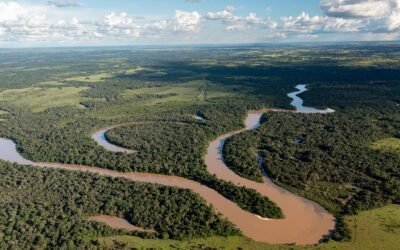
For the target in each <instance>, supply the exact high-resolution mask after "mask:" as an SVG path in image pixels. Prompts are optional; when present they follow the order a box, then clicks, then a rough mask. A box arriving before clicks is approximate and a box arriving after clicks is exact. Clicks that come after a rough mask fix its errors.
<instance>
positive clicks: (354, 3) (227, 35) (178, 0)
mask: <svg viewBox="0 0 400 250" xmlns="http://www.w3.org/2000/svg"><path fill="white" fill-rule="evenodd" d="M399 37H400V0H231V1H226V0H151V1H149V0H113V1H98V0H97V1H95V0H43V1H42V0H36V1H34V0H12V1H9V0H0V47H21V46H22V47H23V46H64V45H65V46H74V45H135V44H138V45H139V44H140V45H142V44H161V45H163V44H202V43H204V44H217V43H254V42H260V43H263V42H298V41H301V42H320V41H354V40H363V41H371V40H374V41H375V40H398V39H399Z"/></svg>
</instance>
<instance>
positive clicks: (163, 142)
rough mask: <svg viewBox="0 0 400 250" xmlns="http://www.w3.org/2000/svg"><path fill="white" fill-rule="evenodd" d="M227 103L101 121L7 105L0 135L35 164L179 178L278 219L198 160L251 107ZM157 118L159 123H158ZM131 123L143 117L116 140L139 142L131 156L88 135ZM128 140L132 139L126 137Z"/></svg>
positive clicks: (85, 114)
mask: <svg viewBox="0 0 400 250" xmlns="http://www.w3.org/2000/svg"><path fill="white" fill-rule="evenodd" d="M232 102H233V101H226V102H225V101H224V102H220V103H217V104H207V105H198V106H192V107H185V108H180V109H177V108H175V109H174V107H171V108H170V110H166V111H164V112H161V113H148V114H137V115H136V116H128V117H126V118H125V119H126V120H111V121H107V122H106V121H104V120H100V119H96V118H93V117H92V116H90V113H89V111H86V110H77V109H72V108H53V109H48V110H46V111H45V112H43V113H38V114H32V113H29V112H26V111H24V110H21V109H17V108H12V107H9V108H8V111H11V113H12V114H14V116H13V118H12V119H9V120H8V121H7V122H6V123H5V126H2V127H0V136H2V137H6V138H10V139H13V140H15V142H16V143H17V147H18V150H19V151H20V152H21V153H22V155H23V156H24V157H25V158H27V159H30V160H32V161H35V162H59V163H67V164H78V165H87V166H96V167H103V168H108V169H113V170H117V171H122V172H144V173H158V174H167V175H177V176H182V177H186V178H189V179H192V180H195V181H197V182H200V183H203V184H205V185H207V186H209V187H211V188H214V189H215V190H216V191H217V192H219V193H221V194H222V195H223V196H225V197H226V198H228V199H230V200H232V201H234V202H236V203H237V204H238V205H239V206H240V207H242V208H243V209H245V210H247V211H250V212H252V213H255V214H258V215H260V216H263V217H274V218H275V217H279V216H280V214H279V213H277V211H280V209H279V208H277V207H276V205H275V204H274V203H272V202H271V201H270V200H269V199H268V198H267V197H263V196H262V195H260V194H259V193H257V192H255V191H253V190H250V189H248V188H242V187H238V186H236V185H235V184H233V183H229V182H225V181H222V180H219V179H217V178H216V177H215V176H212V175H210V174H209V173H208V171H207V169H206V166H205V165H204V162H203V160H202V159H203V156H204V155H205V153H206V152H205V151H206V148H207V145H208V141H211V140H212V139H213V138H215V137H217V136H218V135H220V134H223V133H226V132H228V131H232V130H236V129H239V128H240V127H241V126H242V123H243V118H244V117H245V114H246V108H251V106H250V105H255V104H246V105H241V101H238V100H237V101H236V103H237V105H234V104H233V103H232ZM243 102H244V101H243ZM250 103H251V102H250ZM248 105H249V107H248ZM253 107H254V106H253ZM192 114H193V115H194V114H201V115H202V116H203V117H204V118H206V119H207V120H206V121H196V120H195V119H194V118H193V117H191V115H192ZM157 120H158V121H160V123H159V124H158V123H157ZM131 121H149V123H146V124H145V125H141V126H140V130H139V131H140V133H137V134H136V135H135V132H134V131H126V132H127V133H128V134H124V135H121V136H120V140H121V141H120V142H121V144H122V141H124V143H139V146H140V147H143V149H141V150H138V153H136V154H123V153H112V152H109V151H107V150H105V149H103V148H102V147H101V146H99V145H97V143H96V142H94V141H93V139H92V138H91V133H93V132H94V131H93V128H95V127H98V128H100V127H104V126H107V125H110V124H120V123H124V122H131ZM176 121H184V122H185V123H187V125H176V124H175V127H171V126H173V124H174V122H176ZM168 124H169V126H168ZM125 129H129V126H128V127H126V128H125V127H122V128H120V129H118V130H116V131H120V130H122V131H124V130H125ZM110 133H114V132H113V131H111V132H110ZM129 133H132V135H130V134H129ZM152 133H153V135H151V134H152ZM135 136H136V137H135ZM147 136H150V137H151V138H152V143H150V142H147V143H146V140H147V139H146V138H147ZM124 138H125V139H126V140H124ZM133 138H135V139H137V141H135V140H132V139H133ZM132 145H133V144H132ZM146 145H147V146H146ZM125 146H129V145H125ZM132 147H133V146H132Z"/></svg>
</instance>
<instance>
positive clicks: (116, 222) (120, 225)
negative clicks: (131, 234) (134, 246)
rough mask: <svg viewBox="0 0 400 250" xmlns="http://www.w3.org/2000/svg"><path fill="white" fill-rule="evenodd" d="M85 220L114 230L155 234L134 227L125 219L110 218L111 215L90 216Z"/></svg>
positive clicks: (149, 230) (148, 230) (152, 231)
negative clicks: (102, 224)
mask: <svg viewBox="0 0 400 250" xmlns="http://www.w3.org/2000/svg"><path fill="white" fill-rule="evenodd" d="M87 220H88V221H96V222H100V223H104V224H106V225H107V226H109V227H111V228H114V229H124V230H128V231H141V232H149V233H155V232H156V231H154V230H151V229H144V228H142V227H137V226H134V225H132V224H131V223H129V222H128V221H127V220H125V219H122V218H119V217H116V216H111V215H104V214H99V215H95V216H90V217H89V218H88V219H87Z"/></svg>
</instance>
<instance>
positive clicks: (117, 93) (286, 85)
mask: <svg viewBox="0 0 400 250" xmlns="http://www.w3.org/2000/svg"><path fill="white" fill-rule="evenodd" d="M399 48H400V45H399V44H397V43H390V44H383V43H377V44H351V45H335V46H333V45H326V46H322V45H321V46H308V45H304V46H302V47H294V46H289V45H279V46H261V45H260V46H244V47H226V48H224V49H220V48H193V49H191V50H179V49H176V50H174V49H169V50H157V51H155V50H146V49H136V48H128V47H125V48H104V49H88V48H76V49H68V50H63V49H35V50H1V51H0V65H1V69H0V110H2V111H4V112H1V113H0V119H1V126H0V137H7V138H10V139H13V140H15V142H16V143H17V146H18V150H19V151H20V152H21V153H22V154H23V156H24V157H25V158H27V159H30V160H33V161H42V162H60V163H70V164H84V165H88V166H97V167H103V168H110V169H113V170H118V171H124V172H128V171H137V172H149V173H160V174H170V175H178V176H183V177H186V178H189V179H192V180H195V181H198V182H200V183H202V184H204V185H207V186H208V187H210V188H213V189H215V190H216V191H218V192H219V193H221V194H222V195H224V196H225V197H227V198H229V199H231V200H232V201H234V202H236V203H237V204H238V205H239V206H241V207H242V208H244V209H246V210H248V211H251V212H253V213H256V214H259V215H261V216H264V217H267V216H269V217H280V216H281V215H280V214H279V212H278V211H279V210H277V207H276V206H275V205H274V204H273V203H272V202H270V201H269V200H268V199H267V198H265V197H262V196H261V195H259V194H258V193H257V192H255V191H254V190H249V189H247V188H243V187H238V186H236V185H235V184H233V183H228V182H225V181H222V180H219V179H217V178H216V177H215V176H212V175H210V174H209V173H208V172H207V170H206V167H205V165H204V163H203V160H202V158H203V156H204V154H205V150H206V145H207V144H208V142H209V141H211V140H212V139H215V138H216V137H217V136H219V135H221V134H223V133H226V132H229V131H233V130H237V129H240V128H242V127H243V124H242V121H243V118H244V115H245V113H246V111H247V110H249V109H256V108H262V107H274V108H291V107H290V105H289V103H290V99H289V98H288V97H287V96H286V94H287V93H288V92H290V91H292V90H293V87H294V86H295V85H296V84H298V83H307V84H308V86H309V88H310V91H308V92H306V93H304V94H302V98H304V100H305V105H307V106H315V107H330V108H334V109H335V110H337V113H335V114H330V115H326V116H318V115H316V116H313V115H311V116H307V115H302V114H286V113H285V114H281V113H268V114H267V115H265V116H264V119H265V120H264V124H263V125H262V127H261V128H260V129H259V130H256V131H252V132H248V133H243V134H239V135H237V136H235V137H233V138H231V139H230V140H228V141H227V143H226V147H225V148H224V157H225V159H226V161H227V164H228V165H229V166H230V167H231V168H232V169H233V170H234V171H235V172H237V173H238V174H240V175H241V176H244V177H246V178H250V179H252V180H256V181H260V177H261V171H260V169H259V166H258V164H257V157H256V153H259V154H260V155H261V156H262V157H263V159H264V162H263V165H264V168H265V170H266V171H267V173H268V174H269V175H270V176H271V178H273V179H274V181H275V182H277V183H278V184H279V185H282V186H284V187H285V188H287V189H290V190H291V191H293V192H295V193H298V194H300V195H303V196H306V197H308V198H310V199H313V200H315V201H317V202H319V203H320V204H322V205H323V206H324V207H326V208H327V209H329V211H331V212H333V213H334V214H335V215H336V216H337V217H338V218H339V219H340V221H339V224H338V230H337V232H336V234H335V235H334V238H335V239H346V238H348V237H350V236H351V234H350V233H349V232H350V231H348V229H349V228H346V227H345V225H346V224H345V223H346V222H347V223H349V221H348V220H346V219H345V218H348V217H347V215H349V214H356V213H358V212H359V211H363V210H368V209H372V208H374V207H377V206H381V205H384V204H388V203H399V202H400V199H399V195H400V194H399V193H400V192H399V189H398V187H399V186H400V184H399V181H398V180H399V179H400V174H399V169H400V168H399V162H400V160H399V157H400V156H399V154H398V153H397V152H398V151H397V150H398V149H395V148H398V146H396V145H397V140H398V138H399V132H400V128H399V124H400V119H399V109H398V107H399V105H400V96H399V95H400V82H399V79H398V76H399V74H400V63H399V60H398V56H399V52H398V51H399ZM193 115H200V116H201V117H204V118H205V120H204V121H199V120H195V119H194V118H193ZM135 121H138V122H145V124H142V125H133V126H126V127H121V128H119V129H115V130H112V131H110V132H109V133H108V135H107V136H108V137H109V138H110V140H112V141H114V142H115V143H117V144H120V145H123V146H126V147H129V148H134V149H137V150H138V153H137V154H131V155H128V154H122V153H111V152H108V151H106V150H104V149H103V148H102V147H100V146H99V145H97V144H96V143H95V142H94V141H93V140H92V139H91V133H92V132H93V131H95V130H96V129H98V128H101V127H105V126H109V125H115V124H124V123H130V122H135ZM183 124H186V125H183ZM388 138H397V139H388ZM293 142H296V143H293ZM389 145H390V146H389ZM35 171H36V170H35ZM37 171H39V172H40V174H44V173H47V172H46V171H44V170H37ZM42 171H43V173H41V172H42ZM24 173H25V172H24ZM35 173H36V172H35ZM73 175H79V176H80V178H81V179H80V181H74V182H71V183H69V184H70V185H71V187H65V186H64V179H62V180H61V179H57V180H59V183H60V184H59V183H57V185H55V184H54V183H53V184H54V186H53V188H55V191H54V192H56V191H57V190H58V191H60V190H59V189H58V187H59V186H60V187H64V188H65V189H66V190H69V188H71V189H72V188H73V189H76V190H78V191H79V190H80V186H81V185H83V186H84V185H85V184H87V183H90V181H87V182H85V183H83V182H84V181H82V179H84V180H85V178H89V177H88V175H86V174H83V173H82V174H73ZM19 176H23V175H19ZM26 176H28V177H29V176H30V173H26ZM4 178H5V177H4ZM10 178H11V177H10ZM29 178H30V177H29ZM71 178H72V177H71ZM90 178H91V177H90ZM20 180H21V181H22V180H23V179H22V178H20ZM107 181H108V182H107V184H108V186H109V187H111V186H113V185H116V186H115V188H113V189H112V190H114V191H115V192H116V193H115V194H113V197H114V196H118V195H121V196H122V197H125V196H124V195H126V194H125V193H124V194H120V192H123V190H127V187H125V186H124V187H122V186H121V185H122V184H118V183H119V181H118V180H113V179H107ZM4 183H8V182H2V183H1V184H0V185H2V184H4ZM32 183H33V184H32V185H36V186H35V189H36V190H42V189H44V187H46V188H48V189H50V188H49V186H46V185H47V184H46V183H47V182H45V181H38V182H37V184H35V182H32ZM50 183H52V182H50ZM124 183H125V182H124ZM4 185H5V184H4ZM7 185H8V184H7ZM10 185H11V184H10ZM87 185H89V184H87ZM118 185H119V186H118ZM124 185H125V184H124ZM126 185H131V184H126ZM132 185H133V186H135V185H138V184H132ZM99 186H100V187H99V188H98V189H95V191H96V192H98V193H102V192H108V191H109V190H111V189H110V188H108V187H107V186H104V185H103V186H102V185H99ZM145 186H146V189H147V188H148V189H151V190H153V189H157V190H158V189H163V188H162V187H158V186H155V187H153V186H152V185H145ZM85 187H86V186H85ZM150 187H151V188H150ZM32 190H34V189H32ZM44 190H46V189H44ZM104 190H106V191H104ZM163 190H169V191H168V192H169V194H172V196H171V199H170V200H171V201H177V200H176V199H178V198H179V197H176V196H175V194H177V193H179V194H180V192H183V191H181V190H175V189H172V188H171V189H163ZM2 191H3V189H2ZM58 191H57V192H58ZM60 192H61V191H60ZM149 192H150V191H149ZM152 192H153V191H151V192H150V193H152ZM168 192H167V193H168ZM19 195H25V196H24V197H27V198H24V199H22V198H21V199H19V200H18V202H23V201H25V200H26V201H31V199H33V198H31V196H32V197H37V196H34V195H33V194H32V193H30V192H29V190H27V189H22V190H21V191H20V193H19V194H18V195H16V197H19ZM50 195H53V193H50ZM57 195H58V194H54V195H53V196H54V197H58V196H57ZM69 195H70V194H69V193H68V195H65V196H62V197H64V198H65V197H67V198H68V197H69ZM141 195H142V194H141V193H137V192H136V193H135V192H133V193H132V194H130V196H129V197H128V198H127V200H128V201H129V202H131V201H133V200H136V199H137V197H142V196H141ZM187 195H189V196H190V199H193V198H192V195H193V194H191V193H189V194H187ZM53 196H49V197H50V198H47V197H44V196H43V197H37V199H38V200H40V201H43V202H41V203H40V204H42V205H43V204H44V205H43V206H46V207H45V208H40V209H39V207H40V206H39V204H36V203H35V206H36V207H37V209H38V210H40V211H43V212H42V213H43V214H42V215H40V216H42V217H40V216H39V215H38V217H40V218H42V219H40V220H39V221H41V223H42V221H43V220H44V219H43V218H45V219H49V220H50V219H51V220H53V219H54V220H56V219H57V220H63V223H67V222H66V221H65V214H72V212H69V211H70V210H68V209H66V212H64V210H63V209H61V208H60V209H57V210H55V209H52V207H50V205H48V204H47V203H46V200H48V199H51V197H53ZM149 196H150V197H151V195H149ZM182 196H185V197H186V193H185V194H184V195H182ZM10 197H11V196H10ZM72 197H73V196H72ZM82 197H84V196H82ZM154 197H156V199H158V198H159V199H160V200H162V201H165V202H166V203H168V200H169V199H168V198H167V195H165V196H163V195H160V196H154ZM186 198H187V197H186ZM85 199H86V197H84V198H82V199H81V200H79V202H85ZM194 199H195V200H194V201H193V202H197V200H196V198H194ZM15 202H17V201H15ZM59 202H61V203H62V202H63V199H61V198H60V199H59V201H57V203H56V204H57V205H56V206H55V207H57V208H59V207H61V205H60V204H61V203H59ZM79 202H78V201H77V203H78V204H80V203H79ZM90 202H93V203H94V204H98V203H96V202H94V201H93V200H90ZM185 202H186V201H185ZM187 202H189V201H187ZM121 203H122V204H125V203H123V202H121ZM4 204H5V205H4V206H2V209H4V210H5V211H8V212H7V213H5V214H13V213H14V214H15V211H17V212H19V213H20V214H18V213H16V214H17V215H18V216H20V217H15V218H16V219H15V220H14V222H15V221H17V222H18V221H19V220H21V221H25V219H26V218H29V216H28V215H27V216H25V215H23V214H24V211H28V212H29V213H30V211H31V210H30V208H29V207H27V206H25V207H23V206H22V207H21V209H19V210H17V209H14V208H15V207H16V205H15V204H13V203H4ZM71 204H72V203H71ZM85 204H86V203H85ZM139 204H142V203H140V202H139ZM160 204H161V203H160ZM184 204H187V205H188V206H189V205H190V204H192V203H184ZM199 204H203V203H202V202H199ZM89 205H90V204H89ZM192 205H193V204H192ZM68 206H69V205H68ZM71 206H72V205H71ZM96 206H97V205H96ZM132 206H133V205H129V206H128V207H124V209H125V210H124V209H122V208H121V210H112V211H115V213H116V215H120V216H122V217H125V218H127V219H128V220H130V221H131V222H133V224H135V225H138V226H149V225H150V222H149V221H146V220H147V219H148V218H143V219H142V220H143V221H141V220H139V218H136V219H135V220H136V221H132V220H131V219H130V218H129V216H125V215H126V211H128V210H126V209H131V208H132ZM138 206H139V205H138ZM193 206H194V205H193ZM31 207H32V206H31ZM36 207H35V208H36ZM89 207H90V206H89ZM119 207H123V205H121V206H119ZM143 208H148V205H147V203H146V205H143ZM163 208H165V205H160V206H159V209H160V210H162V209H163ZM79 209H80V210H76V211H78V212H79V213H81V215H86V214H89V213H90V212H102V211H105V210H104V209H105V208H101V209H103V210H101V209H100V208H99V209H97V208H96V209H97V210H96V209H94V210H84V209H83V206H82V207H80V208H79ZM209 209H210V208H208V207H207V206H205V205H204V204H203V205H199V207H198V210H196V213H197V212H198V216H199V217H198V218H203V219H204V221H207V220H208V219H207V218H214V217H213V216H214V215H210V214H209V211H210V210H209ZM148 210H149V211H151V209H148ZM13 211H14V212H13ZM74 211H75V210H74ZM28 212H26V213H28ZM47 212H48V213H50V212H51V214H52V215H51V216H48V217H46V216H47V215H48V214H47ZM78 212H77V213H78ZM181 212H182V211H180V210H179V209H178V208H173V209H172V210H171V212H170V214H168V216H167V215H166V216H167V217H168V218H171V217H173V218H172V219H171V221H170V222H171V223H172V222H173V221H174V220H175V218H179V215H180V214H181ZM201 212H204V216H209V217H207V218H204V217H202V216H203V215H201ZM160 213H161V214H162V213H163V211H161V212H160ZM81 215H79V216H81ZM361 215H362V213H361ZM74 216H75V215H74ZM74 216H72V217H71V218H78V217H76V216H75V217H74ZM174 216H176V217H174ZM196 216H197V215H196ZM82 218H83V217H79V219H76V220H77V221H82V223H83V219H82ZM74 220H75V219H74ZM160 220H161V217H159V218H157V221H160ZM157 221H153V222H152V223H153V224H151V225H150V226H155V227H157V223H158V222H157ZM194 221H195V222H196V223H197V222H198V221H197V220H194ZM52 223H53V222H52ZM52 223H50V224H49V225H52V226H53V225H55V224H54V223H53V224H52ZM79 223H81V222H79ZM85 223H86V222H85ZM146 223H147V224H146ZM198 223H199V226H198V228H199V230H200V231H193V230H192V229H190V228H189V226H188V225H191V224H189V223H186V225H183V224H179V223H178V224H177V226H176V227H175V226H171V227H169V228H161V226H159V227H158V228H156V229H157V231H158V232H159V233H160V234H161V236H162V234H163V233H165V234H164V235H165V236H166V234H168V235H169V236H170V237H172V238H181V237H182V238H186V237H188V238H190V237H192V236H193V237H198V236H215V235H221V234H222V233H221V232H220V231H219V229H221V228H223V227H224V226H223V225H225V226H226V227H227V228H228V227H229V230H227V232H233V231H230V230H233V229H231V227H230V226H228V224H225V223H226V222H223V221H222V220H221V221H220V222H218V223H220V224H218V225H220V226H217V225H216V226H215V227H214V228H211V229H210V228H206V226H204V224H201V222H198ZM16 224H18V223H16ZM26 224H27V225H28V227H30V225H31V224H28V223H26ZM6 225H7V226H5V228H4V227H3V228H2V230H3V231H1V232H3V234H4V235H3V236H4V237H6V236H7V237H11V240H12V241H14V242H32V241H31V240H32V239H31V238H29V237H30V236H27V235H29V233H27V232H31V231H29V230H31V229H29V230H25V229H22V230H20V232H21V233H20V234H18V235H13V236H10V234H12V230H11V229H10V228H12V227H11V226H9V224H6ZM35 225H36V224H35ZM40 225H41V224H40ZM44 225H46V224H44ZM60 225H65V224H60ZM68 225H70V224H68ZM79 225H81V226H79V230H78V231H79V232H80V233H79V234H78V233H71V234H69V233H68V232H72V231H68V230H66V229H65V230H64V228H63V229H62V230H61V229H60V231H57V232H62V233H64V234H65V231H67V234H66V237H67V238H69V239H71V240H72V241H73V244H76V243H79V244H80V243H82V242H86V243H85V244H92V245H94V244H95V243H98V242H89V241H88V239H93V238H96V237H93V236H99V237H103V236H104V237H108V236H115V237H117V236H121V235H123V234H120V233H119V232H118V233H116V231H115V230H111V231H110V229H107V228H106V227H104V226H100V225H98V224H90V225H89V224H79ZM18 227H20V225H19V224H18ZM21 227H22V226H21ZM61 227H63V226H60V228H61ZM65 227H66V228H68V226H65ZM93 227H95V229H93ZM38 228H40V230H39V229H38V230H39V231H35V230H36V229H35V230H33V229H32V230H33V231H34V232H35V233H34V234H35V235H36V234H38V235H39V233H37V232H42V231H41V230H45V229H43V226H41V227H38ZM350 229H351V228H350ZM24 230H25V231H24ZM203 230H204V231H203ZM33 231H32V232H33ZM4 232H6V233H4ZM16 232H17V231H16ZM18 232H19V231H18ZM22 232H23V233H22ZM43 232H44V231H43ZM73 232H75V231H73ZM86 232H87V233H86ZM235 232H236V231H235ZM48 234H49V235H52V234H51V232H50V233H48ZM40 235H41V234H40ZM46 235H47V234H45V236H44V237H45V238H46V237H48V238H46V239H56V238H53V236H54V235H52V236H51V237H50V236H46ZM80 235H85V236H84V237H83V236H82V237H83V238H82V237H81V236H80ZM140 236H141V237H143V235H140ZM158 236H160V235H158ZM121 237H122V236H121ZM124 237H125V236H124ZM146 237H147V236H146ZM17 238H20V240H18V241H17V240H16V239H17ZM28 238H29V239H28ZM67 238H62V237H58V238H57V240H58V241H53V240H49V242H50V243H48V244H50V245H51V244H54V245H57V244H68V242H67V240H68V239H67ZM7 239H8V238H7ZM40 239H41V238H38V240H40ZM60 239H61V240H62V241H60ZM230 239H233V240H232V242H234V243H232V246H233V245H235V244H237V245H238V246H241V245H243V248H245V246H246V244H248V245H249V246H254V248H255V249H256V247H258V245H257V246H256V244H255V243H249V242H248V241H247V240H245V239H243V238H238V237H234V238H230ZM219 240H220V238H212V239H211V241H219ZM204 241H206V240H204ZM227 241H229V239H227ZM241 241H243V243H240V242H241ZM1 242H3V241H1ZM7 242H10V241H7ZM39 242H42V240H40V241H39ZM195 242H196V243H193V244H197V240H196V241H195ZM200 242H201V240H199V244H201V243H200ZM221 242H223V243H224V244H230V243H228V242H225V241H223V240H222V239H221ZM0 244H1V243H0ZM21 244H22V243H21ZM23 244H25V243H23ZM23 244H22V246H26V245H23ZM26 244H27V243H26ZM82 244H83V243H82ZM171 244H175V243H171ZM176 244H178V243H176ZM182 244H183V243H182ZM188 244H192V243H188ZM207 244H208V243H207ZM210 244H211V245H212V244H213V243H210ZM253 244H254V245H253ZM50 245H49V246H50ZM184 246H185V245H184ZM326 246H328V245H326ZM268 247H270V246H268Z"/></svg>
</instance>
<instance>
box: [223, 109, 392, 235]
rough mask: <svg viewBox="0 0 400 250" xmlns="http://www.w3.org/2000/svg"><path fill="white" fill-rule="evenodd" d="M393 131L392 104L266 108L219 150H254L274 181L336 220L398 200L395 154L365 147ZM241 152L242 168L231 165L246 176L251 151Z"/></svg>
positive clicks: (253, 157)
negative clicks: (329, 110)
mask: <svg viewBox="0 0 400 250" xmlns="http://www.w3.org/2000/svg"><path fill="white" fill-rule="evenodd" d="M399 131H400V113H399V112H398V110H397V109H393V108H380V109H379V110H377V109H368V108H364V109H360V108H348V109H346V110H342V111H341V112H337V113H334V114H329V115H304V114H295V113H279V112H270V113H266V114H265V115H264V117H263V123H262V126H261V127H260V128H259V129H258V130H256V131H252V132H245V133H242V134H240V135H236V136H234V137H232V139H231V141H230V142H229V143H227V144H226V145H225V148H227V149H225V151H227V152H238V151H241V150H243V152H248V151H249V150H248V149H249V148H251V149H252V150H253V151H256V152H258V154H260V155H261V157H262V158H263V167H264V168H265V171H266V172H267V174H268V176H269V177H270V178H272V179H273V180H274V182H276V183H278V184H279V185H281V186H283V187H285V188H287V189H289V190H292V191H293V192H296V193H298V194H301V195H302V196H304V197H307V198H309V199H312V200H315V201H317V202H318V203H320V204H322V205H323V206H324V207H325V208H327V209H328V210H329V211H331V212H333V213H334V214H335V215H337V217H338V218H339V221H340V219H341V216H343V215H349V214H357V213H358V212H359V211H362V210H367V209H372V208H375V207H380V206H383V205H385V204H389V203H397V204H398V203H400V188H399V187H400V182H399V177H400V155H399V154H398V152H396V151H395V152H390V151H386V150H378V149H374V148H373V147H372V146H371V145H372V144H373V143H374V142H375V141H379V140H381V139H383V138H391V137H395V136H396V135H398V132H399ZM254 138H259V139H254ZM249 142H252V143H249ZM241 157H244V159H245V160H242V161H239V163H241V162H252V163H253V164H250V165H248V166H249V168H248V169H245V170H244V171H242V170H241V168H240V167H243V166H244V165H238V166H239V167H236V168H235V165H234V164H233V165H234V169H235V171H240V172H241V173H242V175H243V176H246V177H248V178H252V176H254V175H249V174H248V172H250V173H252V171H254V172H256V169H255V166H256V163H257V161H256V158H255V156H254V154H253V153H248V154H247V156H246V155H241ZM231 158H234V157H231ZM253 166H254V167H253ZM243 168H244V167H243ZM246 171H247V172H246ZM256 173H257V172H256ZM338 226H342V225H340V223H339V225H338ZM340 230H345V229H340ZM342 236H343V235H342ZM344 236H345V237H346V235H344Z"/></svg>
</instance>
